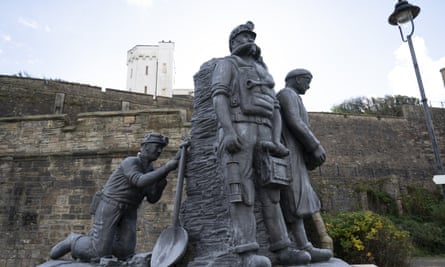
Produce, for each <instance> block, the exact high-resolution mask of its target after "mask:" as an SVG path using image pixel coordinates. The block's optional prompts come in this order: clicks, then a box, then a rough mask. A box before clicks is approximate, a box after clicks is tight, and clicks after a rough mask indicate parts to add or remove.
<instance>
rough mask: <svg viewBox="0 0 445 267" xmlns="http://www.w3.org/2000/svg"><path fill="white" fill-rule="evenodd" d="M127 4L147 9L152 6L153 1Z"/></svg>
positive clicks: (131, 1) (132, 1)
mask: <svg viewBox="0 0 445 267" xmlns="http://www.w3.org/2000/svg"><path fill="white" fill-rule="evenodd" d="M127 3H128V4H130V5H133V6H137V7H142V8H149V7H151V5H152V4H153V0H127Z"/></svg>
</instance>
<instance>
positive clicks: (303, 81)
mask: <svg viewBox="0 0 445 267" xmlns="http://www.w3.org/2000/svg"><path fill="white" fill-rule="evenodd" d="M311 80H312V78H311V77H310V76H298V77H296V78H295V88H296V89H297V91H298V93H299V94H301V95H304V94H305V93H306V91H307V90H309V88H310V83H311Z"/></svg>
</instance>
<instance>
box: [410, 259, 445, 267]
mask: <svg viewBox="0 0 445 267" xmlns="http://www.w3.org/2000/svg"><path fill="white" fill-rule="evenodd" d="M411 267H445V257H444V258H436V257H434V258H433V257H431V258H413V259H412V260H411Z"/></svg>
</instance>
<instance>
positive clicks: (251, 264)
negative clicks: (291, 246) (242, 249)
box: [241, 253, 272, 267]
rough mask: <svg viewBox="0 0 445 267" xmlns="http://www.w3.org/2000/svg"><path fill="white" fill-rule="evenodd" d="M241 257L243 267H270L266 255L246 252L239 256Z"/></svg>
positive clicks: (270, 264)
mask: <svg viewBox="0 0 445 267" xmlns="http://www.w3.org/2000/svg"><path fill="white" fill-rule="evenodd" d="M241 257H242V259H243V267H272V263H271V262H270V260H269V258H268V257H265V256H261V255H256V254H253V253H246V254H245V255H242V256H241Z"/></svg>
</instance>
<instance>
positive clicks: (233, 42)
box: [211, 21, 310, 267]
mask: <svg viewBox="0 0 445 267" xmlns="http://www.w3.org/2000/svg"><path fill="white" fill-rule="evenodd" d="M253 29H254V24H253V23H252V22H250V21H248V22H247V23H245V24H242V25H239V26H238V27H236V28H235V29H234V30H233V31H232V32H231V34H230V37H229V48H230V52H231V55H230V56H227V57H224V58H222V59H220V60H219V61H218V62H217V63H216V66H215V69H214V71H213V75H212V84H211V90H212V91H211V93H212V99H213V106H214V109H215V112H216V117H217V122H218V131H217V140H218V146H217V152H216V153H217V156H218V159H219V164H221V169H222V170H223V176H224V181H225V183H226V185H227V188H228V194H227V195H228V200H229V203H230V209H229V211H230V219H231V223H232V227H233V251H234V252H235V253H237V254H238V255H239V256H240V258H241V261H242V266H244V267H269V266H271V261H270V259H269V258H268V257H265V256H262V255H259V254H257V250H258V249H259V244H258V243H257V241H256V218H255V214H254V203H255V196H258V197H259V200H260V203H261V210H262V214H263V220H264V224H265V226H266V230H267V233H268V236H269V241H270V245H269V250H270V251H272V252H273V253H274V254H275V255H276V259H277V261H278V263H279V264H281V265H285V266H287V265H297V264H305V263H308V262H309V261H310V256H309V254H308V253H307V252H305V251H299V250H296V249H293V248H292V247H291V242H290V239H289V237H288V235H287V229H286V225H285V222H284V219H283V215H282V212H281V209H280V204H279V201H280V190H279V189H278V188H280V186H286V185H285V182H283V179H281V180H279V179H275V178H277V177H272V176H268V174H271V173H274V172H273V171H271V170H272V169H273V167H274V166H275V165H274V164H275V163H276V162H278V164H277V165H276V167H277V168H276V170H278V172H279V173H278V176H280V177H281V178H283V177H284V178H285V177H286V175H285V172H286V166H285V163H284V161H281V162H279V161H280V158H283V157H285V156H286V155H287V154H288V150H287V149H286V148H285V147H284V146H283V145H282V144H281V143H280V135H281V118H280V112H279V103H278V101H277V99H276V96H275V91H274V85H275V83H274V80H273V78H272V76H271V75H270V73H269V72H268V70H267V67H266V64H265V63H264V61H263V59H262V57H261V50H260V48H259V47H258V46H257V45H256V44H255V37H256V34H255V32H254V31H253ZM263 176H265V177H263Z"/></svg>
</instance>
